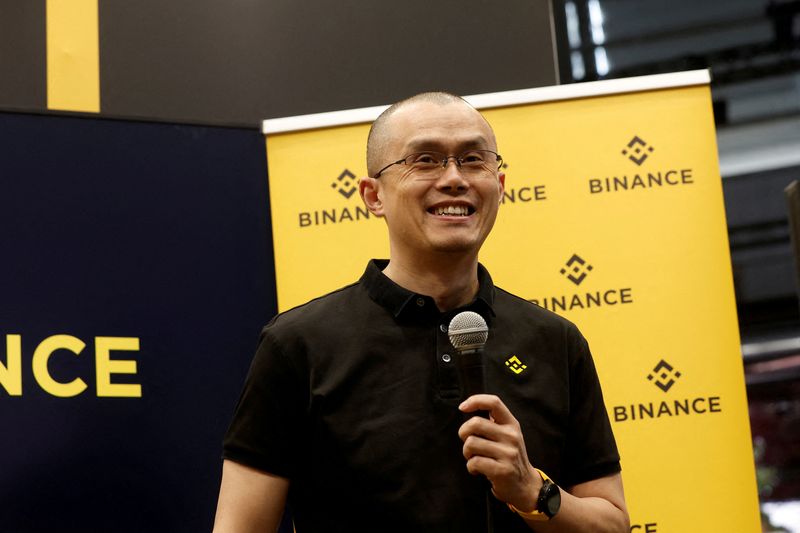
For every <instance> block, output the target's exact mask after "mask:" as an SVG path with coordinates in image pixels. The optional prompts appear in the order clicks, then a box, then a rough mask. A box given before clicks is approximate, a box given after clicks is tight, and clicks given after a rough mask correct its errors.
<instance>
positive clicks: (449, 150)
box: [376, 102, 505, 259]
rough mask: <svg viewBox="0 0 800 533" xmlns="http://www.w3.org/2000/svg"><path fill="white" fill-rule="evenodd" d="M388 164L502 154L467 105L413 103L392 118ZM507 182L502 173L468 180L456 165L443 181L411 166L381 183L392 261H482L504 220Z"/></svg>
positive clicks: (442, 175) (397, 167) (444, 171)
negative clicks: (468, 153) (426, 155)
mask: <svg viewBox="0 0 800 533" xmlns="http://www.w3.org/2000/svg"><path fill="white" fill-rule="evenodd" d="M386 127H387V128H388V142H387V143H386V146H385V150H384V151H383V154H384V157H385V161H386V163H387V164H388V163H389V162H391V161H396V160H398V159H400V158H401V157H404V156H406V155H408V154H411V153H416V152H422V151H436V152H441V153H443V154H446V155H452V156H458V155H459V154H461V153H462V152H464V151H465V150H469V149H484V150H493V151H497V146H496V143H495V140H494V135H493V133H492V131H491V129H490V127H489V125H488V124H487V123H486V121H485V120H484V119H483V118H482V117H481V116H480V115H479V114H478V112H477V111H475V110H474V109H472V108H471V107H469V106H467V105H466V104H463V103H460V102H453V103H450V104H445V105H441V104H439V103H434V102H417V103H412V104H406V105H405V106H403V107H401V108H400V109H398V110H397V111H396V112H395V113H394V114H393V115H391V116H390V117H389V122H388V123H387V124H386ZM504 179H505V176H504V175H503V174H502V173H500V174H498V172H497V171H496V170H494V167H492V171H491V172H489V173H488V174H486V175H484V176H482V177H475V176H471V177H467V176H465V175H464V174H463V173H462V171H461V169H460V168H458V166H457V165H456V163H455V161H454V160H453V159H451V160H450V161H449V162H448V164H447V166H446V168H444V169H442V172H441V173H440V174H438V176H437V177H436V178H435V179H419V176H418V175H417V174H415V172H414V171H413V169H411V168H410V167H409V166H407V165H402V164H401V165H394V166H392V167H390V168H388V169H387V170H385V171H384V172H383V173H382V174H381V176H380V178H378V180H377V181H378V182H379V183H376V186H377V191H378V192H377V194H378V197H379V200H380V209H379V211H378V212H377V214H381V215H383V216H384V217H385V218H386V223H387V226H388V228H389V241H390V246H391V252H392V258H393V259H395V258H399V255H400V254H405V257H406V258H408V259H413V258H414V257H415V256H419V255H420V254H427V253H431V252H438V253H457V254H474V255H477V253H478V250H479V249H480V247H481V245H482V244H483V241H484V240H485V239H486V237H487V236H488V234H489V231H490V230H491V229H492V226H493V225H494V221H495V218H496V217H497V210H498V206H499V203H500V198H501V196H502V192H503V182H504Z"/></svg>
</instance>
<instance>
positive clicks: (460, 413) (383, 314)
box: [215, 93, 629, 533]
mask: <svg viewBox="0 0 800 533" xmlns="http://www.w3.org/2000/svg"><path fill="white" fill-rule="evenodd" d="M501 163H502V159H501V158H500V156H499V155H498V154H497V143H496V140H495V137H494V133H493V131H492V129H491V127H490V126H489V124H488V123H487V122H486V120H485V119H484V118H483V117H482V116H481V115H480V113H478V112H477V111H476V110H475V109H474V108H472V107H471V106H470V105H468V104H467V103H466V102H465V101H464V100H462V99H461V98H459V97H457V96H454V95H450V94H447V93H423V94H421V95H417V96H415V97H412V98H409V99H407V100H404V101H402V102H399V103H397V104H395V105H394V106H392V107H391V108H389V109H388V110H387V111H386V112H384V113H383V114H382V115H381V116H380V117H379V118H378V119H377V120H376V121H375V123H374V124H373V126H372V129H371V130H370V135H369V139H368V143H367V166H368V172H369V176H370V177H367V178H363V179H362V180H361V182H360V192H361V197H362V199H363V201H364V203H365V204H366V206H367V207H368V208H369V210H370V211H371V212H372V213H373V214H375V215H376V216H380V217H383V218H384V219H385V221H386V224H387V228H388V231H389V243H390V259H389V261H388V263H386V262H385V261H384V262H379V261H373V262H371V263H370V265H369V266H368V267H367V270H366V272H365V273H364V275H363V276H362V278H361V279H360V280H359V282H357V283H355V284H353V285H350V286H348V287H345V288H343V289H340V290H339V291H336V292H334V293H331V294H329V295H327V296H324V297H322V298H319V299H316V300H313V301H311V302H309V303H308V304H305V305H303V306H300V307H298V308H296V309H293V310H291V311H288V312H286V313H283V314H281V315H279V316H278V317H276V318H275V319H274V320H273V321H272V322H271V323H270V324H269V325H268V326H267V327H266V328H265V329H264V331H263V333H262V341H261V345H260V347H259V350H258V352H257V354H256V357H255V358H254V361H253V366H252V367H251V370H250V374H249V376H248V380H247V383H246V385H245V389H244V392H243V393H242V397H241V399H240V402H239V405H238V407H237V411H236V415H235V417H234V420H233V423H232V424H231V427H230V429H229V432H228V435H227V436H226V440H225V463H224V466H223V478H222V485H221V489H220V497H219V504H218V509H217V518H216V524H215V531H216V532H217V533H223V532H245V531H247V532H249V531H274V530H275V528H276V527H277V524H278V522H279V520H280V517H281V513H282V511H283V507H284V504H285V502H286V499H287V495H288V500H289V507H290V509H291V511H292V514H293V517H294V520H295V524H296V527H297V530H298V531H299V532H301V533H302V532H304V531H487V530H490V531H491V530H493V531H498V532H500V531H529V530H534V531H541V532H551V531H552V532H566V531H570V532H584V531H585V532H592V533H598V532H606V531H607V532H619V533H622V532H627V531H628V528H629V525H628V515H627V510H626V507H625V499H624V495H623V489H622V481H621V477H620V474H619V471H620V468H619V456H618V454H617V449H616V445H615V443H614V438H613V435H612V434H611V428H610V424H609V421H608V417H607V415H606V412H605V407H604V405H603V401H602V394H601V392H600V387H599V383H598V381H597V376H596V372H595V369H594V365H593V363H592V359H591V355H590V354H589V351H588V348H587V345H586V342H585V340H584V339H583V338H582V337H581V336H580V334H579V333H578V332H577V329H576V328H575V327H574V326H573V325H572V324H570V323H569V322H567V321H566V320H564V319H561V318H559V317H557V316H556V315H553V314H551V313H549V312H547V311H545V310H543V309H541V308H539V307H536V306H534V305H533V304H530V303H529V302H527V301H525V300H522V299H519V298H516V297H514V296H512V295H510V294H509V293H506V292H504V291H502V290H500V289H497V288H495V287H494V286H493V284H492V281H491V278H490V277H489V275H488V273H487V272H486V270H485V269H483V267H482V266H480V265H479V264H478V252H479V250H480V248H481V245H482V244H483V242H484V240H485V239H486V237H487V236H488V234H489V231H490V230H491V228H492V225H493V224H494V221H495V218H496V216H497V211H498V208H499V204H500V201H501V198H502V193H503V185H504V181H505V176H504V174H503V173H502V172H500V171H499V168H500V165H501ZM464 310H471V311H474V312H477V313H479V314H480V315H482V316H483V317H484V318H485V319H486V320H487V322H488V324H489V328H490V333H489V340H488V341H487V343H486V347H485V350H486V365H485V367H486V368H485V373H486V381H487V390H488V391H489V392H491V393H493V394H479V395H474V396H471V397H469V398H467V399H465V400H464V399H463V398H461V392H460V388H459V381H458V379H459V378H458V372H457V370H456V362H455V357H456V356H454V355H451V354H453V348H452V346H451V345H450V343H449V340H448V338H447V324H449V321H450V320H451V319H452V317H453V316H454V315H455V314H457V313H458V312H461V311H464ZM511 355H517V356H518V358H519V359H522V360H523V361H524V363H525V364H526V365H527V370H526V371H525V372H522V373H520V374H518V375H517V374H514V373H512V372H510V371H509V370H508V368H507V367H506V365H505V361H506V359H507V358H509V357H510V356H511ZM478 411H488V412H489V413H490V418H488V419H487V418H483V417H479V416H474V417H469V416H467V415H468V414H470V413H475V412H478ZM550 479H552V481H553V482H555V484H557V485H558V486H556V485H554V484H553V483H552V482H551V481H550ZM559 486H560V488H559ZM488 494H491V496H488V497H487V495H488ZM559 499H560V502H559Z"/></svg>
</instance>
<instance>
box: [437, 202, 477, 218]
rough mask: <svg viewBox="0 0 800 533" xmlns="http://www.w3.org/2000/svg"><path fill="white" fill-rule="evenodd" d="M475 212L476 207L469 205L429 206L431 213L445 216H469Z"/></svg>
mask: <svg viewBox="0 0 800 533" xmlns="http://www.w3.org/2000/svg"><path fill="white" fill-rule="evenodd" d="M474 212H475V208H473V207H472V206H468V205H461V204H459V205H437V206H433V207H429V208H428V213H430V214H431V215H437V216H445V217H468V216H470V215H471V214H473V213H474Z"/></svg>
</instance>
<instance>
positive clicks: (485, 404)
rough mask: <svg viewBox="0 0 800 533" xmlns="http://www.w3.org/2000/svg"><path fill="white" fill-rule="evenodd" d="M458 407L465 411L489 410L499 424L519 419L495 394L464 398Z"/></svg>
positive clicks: (514, 421)
mask: <svg viewBox="0 0 800 533" xmlns="http://www.w3.org/2000/svg"><path fill="white" fill-rule="evenodd" d="M458 408H459V409H460V410H461V411H462V412H464V413H472V412H475V411H489V414H490V415H491V417H492V419H493V420H494V421H495V422H497V423H498V424H510V423H516V422H517V419H516V418H514V415H513V414H511V411H509V409H508V407H506V404H504V403H503V401H502V400H501V399H500V398H499V397H497V396H495V395H493V394H474V395H472V396H470V397H469V398H467V399H466V400H464V401H463V402H462V403H461V405H459V406H458Z"/></svg>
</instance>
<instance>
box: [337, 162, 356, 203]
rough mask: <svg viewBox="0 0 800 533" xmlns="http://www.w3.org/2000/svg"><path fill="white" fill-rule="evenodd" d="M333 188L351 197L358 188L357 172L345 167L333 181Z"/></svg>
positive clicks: (348, 197) (346, 196)
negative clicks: (354, 172)
mask: <svg viewBox="0 0 800 533" xmlns="http://www.w3.org/2000/svg"><path fill="white" fill-rule="evenodd" d="M331 188H332V189H336V192H338V193H339V194H341V195H342V196H344V197H345V198H347V199H348V200H349V199H350V197H351V196H353V193H355V192H356V191H357V190H358V180H357V179H356V176H355V174H353V173H352V172H350V171H349V170H348V169H344V170H343V171H342V173H341V174H339V177H338V178H336V179H335V180H334V182H333V183H331Z"/></svg>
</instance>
